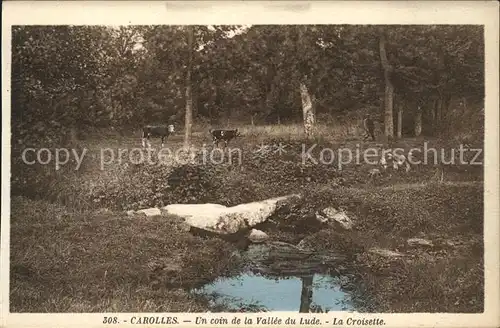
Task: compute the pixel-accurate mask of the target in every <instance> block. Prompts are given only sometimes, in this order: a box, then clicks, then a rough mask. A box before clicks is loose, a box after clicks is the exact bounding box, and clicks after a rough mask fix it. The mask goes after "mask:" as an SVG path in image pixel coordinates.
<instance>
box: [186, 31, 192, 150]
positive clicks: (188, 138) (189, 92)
mask: <svg viewBox="0 0 500 328" xmlns="http://www.w3.org/2000/svg"><path fill="white" fill-rule="evenodd" d="M187 39H188V48H189V49H188V65H187V73H186V119H185V131H184V148H189V147H190V145H191V134H192V130H191V129H192V126H193V92H192V85H191V73H192V66H193V43H194V40H193V39H194V31H193V26H188V27H187Z"/></svg>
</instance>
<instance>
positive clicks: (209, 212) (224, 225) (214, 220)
mask: <svg viewBox="0 0 500 328" xmlns="http://www.w3.org/2000/svg"><path fill="white" fill-rule="evenodd" d="M162 210H163V211H164V212H165V213H166V214H168V215H176V216H178V217H181V218H183V219H184V222H185V223H186V224H188V225H189V226H191V227H195V228H198V229H202V230H207V231H211V232H216V233H219V234H234V233H237V232H238V231H240V230H241V229H243V228H246V227H247V224H246V222H245V220H244V219H243V217H237V216H231V215H227V212H228V207H226V206H223V205H219V204H171V205H167V206H165V207H163V208H162Z"/></svg>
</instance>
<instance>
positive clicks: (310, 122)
mask: <svg viewBox="0 0 500 328" xmlns="http://www.w3.org/2000/svg"><path fill="white" fill-rule="evenodd" d="M300 97H301V99H302V113H303V119H304V132H305V135H306V138H309V137H311V136H312V134H313V130H314V112H313V106H312V101H311V96H310V95H309V91H308V90H307V86H306V85H305V83H304V82H301V83H300Z"/></svg>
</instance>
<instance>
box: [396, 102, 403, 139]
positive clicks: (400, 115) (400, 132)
mask: <svg viewBox="0 0 500 328" xmlns="http://www.w3.org/2000/svg"><path fill="white" fill-rule="evenodd" d="M396 133H397V137H398V139H401V137H402V136H403V105H402V104H399V106H398V127H397V131H396Z"/></svg>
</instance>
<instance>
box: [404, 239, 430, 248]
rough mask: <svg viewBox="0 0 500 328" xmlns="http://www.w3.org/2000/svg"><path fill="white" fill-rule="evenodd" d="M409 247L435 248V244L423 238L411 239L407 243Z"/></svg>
mask: <svg viewBox="0 0 500 328" xmlns="http://www.w3.org/2000/svg"><path fill="white" fill-rule="evenodd" d="M406 242H407V243H408V245H409V246H413V247H414V246H425V247H433V246H434V244H433V243H432V241H430V240H427V239H423V238H410V239H408V240H407V241H406Z"/></svg>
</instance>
